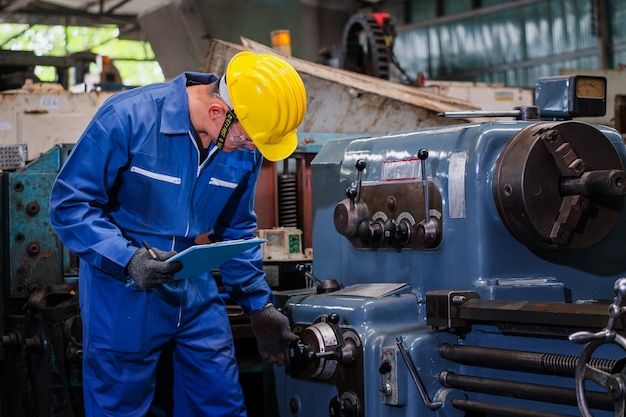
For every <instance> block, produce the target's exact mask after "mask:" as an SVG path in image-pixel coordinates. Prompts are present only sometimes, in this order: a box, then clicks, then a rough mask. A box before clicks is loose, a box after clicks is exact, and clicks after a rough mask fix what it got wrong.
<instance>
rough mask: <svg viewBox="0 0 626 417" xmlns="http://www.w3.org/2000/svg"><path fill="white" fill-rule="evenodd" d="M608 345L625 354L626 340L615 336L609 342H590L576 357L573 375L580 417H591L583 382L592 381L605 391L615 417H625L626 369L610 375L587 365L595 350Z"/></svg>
mask: <svg viewBox="0 0 626 417" xmlns="http://www.w3.org/2000/svg"><path fill="white" fill-rule="evenodd" d="M608 343H612V344H616V345H618V346H620V347H621V348H622V349H623V350H624V351H625V352H626V339H625V338H624V337H622V336H620V335H618V334H616V335H615V336H614V339H613V340H611V341H606V340H592V341H590V342H588V343H587V344H586V345H585V347H584V349H583V351H582V352H581V353H580V356H579V357H578V364H577V365H576V374H575V378H576V402H577V403H578V408H579V410H580V414H581V416H582V417H593V414H591V410H590V409H589V405H588V404H587V398H586V397H585V382H586V381H587V380H589V381H593V382H595V383H596V384H598V385H600V386H601V387H603V388H605V389H606V391H607V393H608V394H609V395H610V397H611V399H612V400H613V404H614V406H615V417H623V416H624V415H625V414H624V411H626V407H625V405H624V404H625V397H626V369H622V370H621V371H620V372H619V373H613V374H611V373H608V372H605V371H603V370H601V369H598V368H595V367H593V366H591V365H590V364H589V362H590V361H591V356H592V355H593V353H594V352H595V351H596V349H598V348H599V347H600V346H601V345H604V344H608Z"/></svg>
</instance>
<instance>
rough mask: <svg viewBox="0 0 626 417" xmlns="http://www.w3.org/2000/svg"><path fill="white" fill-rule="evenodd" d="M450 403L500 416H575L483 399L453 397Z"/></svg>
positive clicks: (466, 409)
mask: <svg viewBox="0 0 626 417" xmlns="http://www.w3.org/2000/svg"><path fill="white" fill-rule="evenodd" d="M450 403H451V404H452V406H453V407H454V408H456V409H459V410H462V411H473V412H478V413H495V414H497V415H499V416H507V417H574V416H572V415H569V414H561V413H549V412H545V411H536V410H530V409H528V408H520V407H510V406H506V405H500V404H489V403H485V402H481V401H471V400H462V399H459V398H453V399H452V400H451V401H450Z"/></svg>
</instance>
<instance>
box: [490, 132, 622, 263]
mask: <svg viewBox="0 0 626 417" xmlns="http://www.w3.org/2000/svg"><path fill="white" fill-rule="evenodd" d="M493 193H494V199H495V201H496V206H497V208H498V212H499V213H500V217H501V218H502V221H503V223H504V224H505V225H506V227H507V228H508V230H509V231H510V232H511V234H512V235H513V236H515V238H517V239H518V240H519V241H521V242H522V243H524V244H525V245H526V246H528V247H529V248H530V249H532V250H539V251H541V250H558V249H584V248H588V247H591V246H593V245H595V244H597V243H598V242H600V241H601V240H602V239H604V238H605V237H606V236H607V235H608V234H609V233H610V232H611V231H612V230H613V228H614V227H615V225H616V224H617V221H618V219H619V216H620V214H621V210H622V207H623V201H624V171H623V166H622V162H621V160H620V157H619V154H618V153H617V151H616V150H615V148H614V147H613V145H612V144H611V142H610V141H609V140H608V139H607V138H606V136H604V135H603V134H602V133H601V132H600V131H599V130H598V129H596V128H594V127H593V126H591V125H589V124H586V123H582V122H576V121H566V122H556V123H537V124H534V125H531V126H528V127H526V128H525V129H523V130H521V131H520V132H519V133H518V134H516V135H515V136H513V137H512V138H511V139H510V140H509V141H508V142H507V144H506V145H505V147H504V149H503V150H502V152H501V154H500V156H499V157H498V161H497V163H496V169H495V175H494V181H493Z"/></svg>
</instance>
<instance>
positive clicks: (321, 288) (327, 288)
mask: <svg viewBox="0 0 626 417" xmlns="http://www.w3.org/2000/svg"><path fill="white" fill-rule="evenodd" d="M296 271H297V272H299V273H301V274H304V276H305V277H306V278H307V279H309V280H311V281H314V282H315V283H316V284H317V293H318V294H321V293H328V292H333V291H337V290H338V289H340V288H341V286H340V285H339V283H338V282H337V281H336V280H334V279H319V278H317V277H316V276H315V275H313V274H312V273H311V266H310V265H305V264H298V265H296Z"/></svg>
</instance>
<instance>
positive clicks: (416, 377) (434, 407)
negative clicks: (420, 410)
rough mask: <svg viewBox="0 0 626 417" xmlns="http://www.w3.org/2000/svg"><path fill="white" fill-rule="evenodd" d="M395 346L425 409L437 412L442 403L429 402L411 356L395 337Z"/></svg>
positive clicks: (401, 342) (398, 338) (399, 338)
mask: <svg viewBox="0 0 626 417" xmlns="http://www.w3.org/2000/svg"><path fill="white" fill-rule="evenodd" d="M396 345H398V349H399V350H400V355H402V359H404V362H405V364H406V367H407V368H408V369H409V373H410V374H411V378H413V382H414V383H415V386H416V387H417V390H418V391H419V393H420V396H421V397H422V401H424V404H426V407H428V408H430V409H431V410H438V409H439V408H441V406H442V405H443V402H441V401H431V400H430V398H428V394H427V393H426V388H424V384H423V383H422V380H421V379H420V376H419V374H418V373H417V368H416V367H415V363H413V359H411V355H409V352H408V350H407V349H406V347H405V346H404V342H403V341H402V338H401V337H396Z"/></svg>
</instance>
